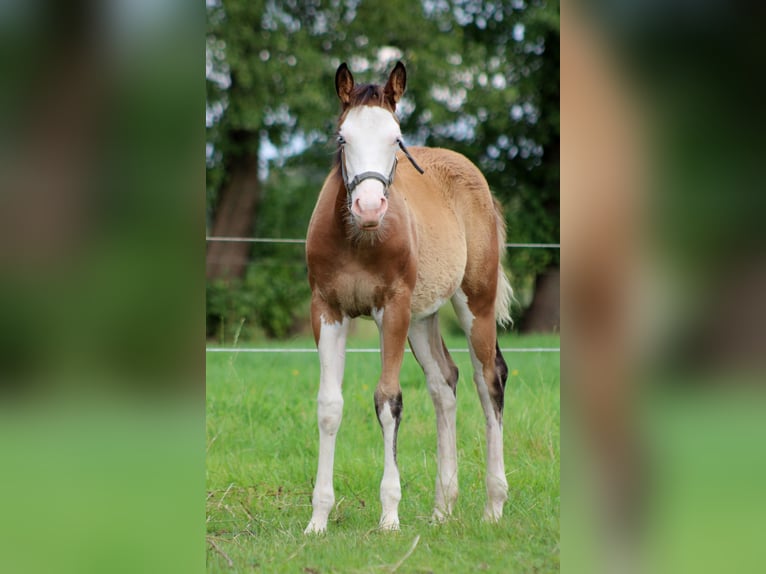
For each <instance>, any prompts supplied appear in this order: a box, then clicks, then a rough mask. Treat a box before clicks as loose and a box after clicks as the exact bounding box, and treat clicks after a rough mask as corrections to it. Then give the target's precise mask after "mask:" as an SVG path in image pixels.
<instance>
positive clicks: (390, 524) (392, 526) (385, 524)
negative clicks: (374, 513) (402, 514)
mask: <svg viewBox="0 0 766 574" xmlns="http://www.w3.org/2000/svg"><path fill="white" fill-rule="evenodd" d="M378 529H379V530H386V531H389V532H393V531H397V530H399V519H398V518H381V520H380V524H379V525H378Z"/></svg>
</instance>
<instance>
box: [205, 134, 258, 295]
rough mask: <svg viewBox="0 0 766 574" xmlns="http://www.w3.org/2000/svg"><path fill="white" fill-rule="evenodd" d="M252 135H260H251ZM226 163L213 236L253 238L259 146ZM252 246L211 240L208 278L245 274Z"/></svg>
mask: <svg viewBox="0 0 766 574" xmlns="http://www.w3.org/2000/svg"><path fill="white" fill-rule="evenodd" d="M250 137H258V136H257V135H256V134H251V135H250ZM227 163H228V167H227V171H228V174H229V176H228V178H227V183H226V184H225V185H224V186H223V188H222V189H221V196H220V201H219V202H218V206H217V208H216V211H215V218H214V220H213V226H212V229H211V231H210V234H211V235H212V236H214V237H250V235H251V234H252V232H253V224H254V221H255V213H256V208H257V206H258V199H259V197H260V192H261V185H260V181H259V180H258V153H257V147H256V146H253V148H251V151H250V152H249V153H243V154H237V156H236V157H235V158H233V159H232V160H231V161H229V162H227ZM251 247H252V245H251V244H250V243H244V242H228V241H210V242H208V245H207V257H206V274H207V278H208V280H210V279H219V278H223V279H230V278H234V277H243V276H244V275H245V270H246V269H247V264H248V262H249V260H250V249H251Z"/></svg>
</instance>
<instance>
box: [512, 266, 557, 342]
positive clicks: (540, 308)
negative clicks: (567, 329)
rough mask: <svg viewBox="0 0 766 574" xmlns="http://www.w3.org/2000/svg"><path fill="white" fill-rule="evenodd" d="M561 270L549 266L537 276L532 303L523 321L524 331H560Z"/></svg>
mask: <svg viewBox="0 0 766 574" xmlns="http://www.w3.org/2000/svg"><path fill="white" fill-rule="evenodd" d="M560 275H561V273H560V270H559V268H558V267H549V268H548V269H547V270H545V271H544V272H543V273H540V274H539V275H538V276H537V277H536V278H535V294H534V295H533V296H532V304H531V305H530V306H529V309H527V312H526V313H525V314H524V319H523V320H522V322H521V331H522V332H523V333H558V332H559V330H560V328H561V320H560V317H559V313H560V307H561V305H560V303H561V301H560V287H559V283H560Z"/></svg>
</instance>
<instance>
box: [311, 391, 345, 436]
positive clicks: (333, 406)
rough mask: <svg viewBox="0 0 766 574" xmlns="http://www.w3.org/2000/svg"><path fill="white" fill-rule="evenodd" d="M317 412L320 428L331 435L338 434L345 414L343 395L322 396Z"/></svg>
mask: <svg viewBox="0 0 766 574" xmlns="http://www.w3.org/2000/svg"><path fill="white" fill-rule="evenodd" d="M317 414H318V419H319V428H320V430H321V431H323V432H325V433H327V434H329V435H334V434H336V433H337V432H338V428H339V427H340V421H341V418H342V416H343V397H340V396H338V397H320V398H319V405H318V408H317Z"/></svg>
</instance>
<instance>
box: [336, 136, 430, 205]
mask: <svg viewBox="0 0 766 574" xmlns="http://www.w3.org/2000/svg"><path fill="white" fill-rule="evenodd" d="M339 142H340V172H341V176H342V177H343V183H344V184H345V185H346V191H347V192H348V194H349V203H351V193H352V192H353V191H354V189H355V188H356V186H358V185H359V184H360V183H362V182H363V181H364V180H365V179H377V180H378V181H379V182H380V183H382V184H383V195H384V196H385V197H388V188H389V187H391V184H392V183H394V175H396V164H397V159H396V156H394V165H393V166H391V173H389V174H388V177H386V176H385V175H383V174H382V173H379V172H377V171H365V172H362V173H360V174H357V175H355V176H354V179H352V180H351V181H349V179H348V173H346V156H345V154H344V152H343V149H344V147H345V145H346V142H345V141H343V140H342V139H339ZM397 143H398V144H399V147H400V148H401V150H402V151H403V152H404V155H406V156H407V159H408V160H410V163H412V165H413V166H414V167H415V169H416V170H418V171H419V172H420V173H421V174H423V173H424V170H423V168H422V167H420V166H419V165H418V164H417V162H416V161H415V158H413V157H412V156H411V155H410V152H409V150H408V149H407V147H406V146H405V145H404V142H403V141H402V140H401V139H398V140H397Z"/></svg>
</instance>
